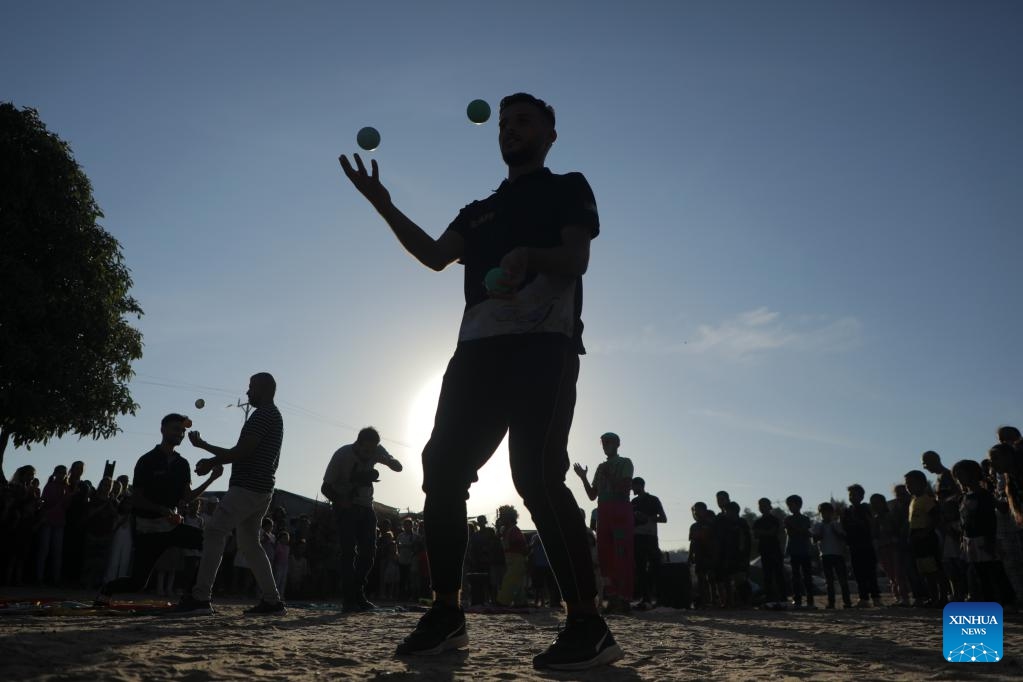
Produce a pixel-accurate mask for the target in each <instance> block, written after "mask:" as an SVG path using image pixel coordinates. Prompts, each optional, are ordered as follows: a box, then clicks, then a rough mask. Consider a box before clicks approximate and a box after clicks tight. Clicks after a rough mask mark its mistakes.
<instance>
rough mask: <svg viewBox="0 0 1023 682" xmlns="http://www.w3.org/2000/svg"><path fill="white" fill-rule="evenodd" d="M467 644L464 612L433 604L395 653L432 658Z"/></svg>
mask: <svg viewBox="0 0 1023 682" xmlns="http://www.w3.org/2000/svg"><path fill="white" fill-rule="evenodd" d="M468 644H469V635H467V634H465V612H464V611H462V609H460V608H456V607H452V606H444V605H438V604H435V605H434V606H433V607H432V608H431V609H430V610H429V611H427V612H426V613H424V614H423V617H422V618H420V619H419V624H418V625H416V629H415V630H413V631H412V633H411V634H409V635H408V637H406V638H405V639H404V640H403V641H402V643H401V644H399V645H398V649H397V650H396V652H395V653H397V654H398V655H399V656H433V655H435V654H439V653H442V652H444V651H447V650H449V649H461V648H462V647H464V646H466V645H468Z"/></svg>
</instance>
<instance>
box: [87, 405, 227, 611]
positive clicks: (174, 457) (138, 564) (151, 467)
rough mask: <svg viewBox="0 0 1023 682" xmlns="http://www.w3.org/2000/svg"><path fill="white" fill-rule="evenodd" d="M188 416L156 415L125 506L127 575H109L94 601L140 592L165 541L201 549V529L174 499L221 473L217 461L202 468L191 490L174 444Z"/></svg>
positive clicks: (187, 498) (184, 498)
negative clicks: (154, 438)
mask: <svg viewBox="0 0 1023 682" xmlns="http://www.w3.org/2000/svg"><path fill="white" fill-rule="evenodd" d="M191 425H192V421H191V420H190V419H189V418H188V417H186V416H185V415H183V414H168V415H167V416H166V417H164V418H163V419H162V420H160V435H161V437H162V439H161V441H160V444H159V445H157V446H156V447H155V448H153V449H152V450H150V451H149V452H147V453H146V454H144V455H142V456H141V457H139V461H138V462H137V463H136V464H135V476H134V479H133V480H132V486H133V492H132V496H131V512H132V515H133V516H134V517H135V518H134V522H133V523H132V527H133V529H134V533H133V538H132V546H133V547H134V556H133V559H132V563H131V575H130V576H128V577H125V578H117V579H115V580H112V581H110V582H108V583H106V584H105V585H103V587H101V588H100V591H99V595H98V596H97V597H96V602H95V604H96V606H107V605H109V604H110V600H111V598H112V597H113V595H115V594H119V593H124V592H141V591H142V590H143V589H145V587H146V584H147V583H148V582H149V577H150V575H151V574H152V572H153V567H154V566H155V565H156V562H157V560H158V559H159V558H160V555H161V554H163V552H164V550H166V549H168V548H170V547H180V548H182V549H202V542H203V534H202V531H201V530H199V529H198V528H193V527H192V526H188V525H185V524H182V523H181V515H180V514H179V513H178V508H177V507H178V504H179V503H180V502H191V501H192V500H194V499H196V498H197V497H199V496H200V495H202V494H203V493H204V492H206V489H207V488H209V487H210V483H213V481H215V480H216V479H218V478H220V475H221V474H223V473H224V469H223V467H221V466H215V467H210V468H209V469H207V470H206V471H204V475H205V474H206V473H208V474H210V477H209V478H208V479H207V480H206V482H205V483H203V484H202V485H201V486H199V487H198V488H196V489H195V490H192V474H191V472H190V471H189V466H188V462H187V461H186V460H185V458H184V457H182V456H181V455H180V454H178V452H177V450H175V449H174V448H176V447H177V446H179V445H181V441H183V440H184V439H185V429H187V428H188V427H189V426H191Z"/></svg>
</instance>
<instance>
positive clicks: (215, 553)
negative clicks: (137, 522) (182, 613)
mask: <svg viewBox="0 0 1023 682" xmlns="http://www.w3.org/2000/svg"><path fill="white" fill-rule="evenodd" d="M272 497H273V493H257V492H253V491H251V490H246V489H245V488H239V487H231V488H228V489H227V494H225V495H224V497H223V499H221V500H220V504H219V505H217V510H216V511H215V512H213V517H212V518H211V519H210V521H209V523H207V524H206V528H205V529H204V530H203V540H202V559H200V560H199V573H198V575H196V578H195V587H194V588H193V589H192V596H193V597H194V598H195V599H198V600H199V601H209V599H210V595H211V593H212V592H213V581H214V580H215V579H216V577H217V570H218V569H219V568H220V562H221V560H223V558H224V547H225V546H226V545H227V538H228V536H229V535H230V534H231V531H232V530H235V529H237V531H238V533H237V539H238V554H240V555H241V556H243V557H245V563H246V564H248V566H249V568H250V569H252V575H253V576H254V577H255V578H256V584H257V585H258V586H259V592H260V597H261V598H262V599H264V600H265V601H268V602H277V601H280V598H281V597H280V593H279V592H278V591H277V586H276V585H275V584H274V576H273V571H272V570H271V569H270V562H269V561H268V560H267V558H266V554H265V553H264V552H263V548H262V547H261V546H260V544H259V531H260V528H261V527H262V524H263V517H264V516H266V511H267V509H269V508H270V500H271V498H272Z"/></svg>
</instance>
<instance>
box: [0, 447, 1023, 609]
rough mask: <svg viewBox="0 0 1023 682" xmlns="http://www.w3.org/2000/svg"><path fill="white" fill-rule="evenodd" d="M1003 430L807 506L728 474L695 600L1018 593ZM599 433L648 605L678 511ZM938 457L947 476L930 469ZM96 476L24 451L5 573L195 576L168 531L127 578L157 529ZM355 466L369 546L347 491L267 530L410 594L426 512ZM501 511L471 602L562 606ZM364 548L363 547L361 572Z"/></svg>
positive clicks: (618, 568)
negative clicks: (880, 485) (391, 505)
mask: <svg viewBox="0 0 1023 682" xmlns="http://www.w3.org/2000/svg"><path fill="white" fill-rule="evenodd" d="M360 435H361V436H363V434H360ZM998 436H999V443H998V444H997V445H995V446H994V447H992V448H991V450H990V452H989V454H988V458H986V459H984V460H983V461H974V460H962V461H960V462H957V463H956V464H955V465H954V466H953V467H952V468H951V469H949V468H947V467H946V466H945V465H944V464H943V463H942V461H941V457H940V456H939V455H938V454H937V453H936V452H933V451H928V452H925V453H924V454H923V456H922V460H921V466H922V470H919V469H914V470H912V471H909V472H907V473H906V474H905V476H904V482H903V483H901V484H899V485H896V486H894V488H893V490H892V498H891V499H887V497H886V496H885V495H884V494H881V493H874V494H871V495H869V497H868V496H867V493H866V491H865V490H864V489H863V487H862V486H860V485H859V484H855V483H854V484H852V485H849V486H848V499H847V500H841V501H840V500H828V501H824V502H821V503H819V504H818V505H816V512H814V511H806V510H804V501H803V499H802V498H801V497H800V496H799V495H790V496H789V497H788V498H786V500H785V505H786V507H787V509H786V510H782V509H780V508H778V507H777V506H775V505H774V503H772V501H771V500H770V499H768V498H761V499H760V500H759V501H758V510H759V514H755V513H753V512H751V511H750V510H749V509H747V510H746V511H745V512H744V513H743V512H742V510H741V507H740V505H739V504H738V503H737V502H735V501H733V500H732V499H731V496H730V495H729V493H728V492H726V491H719V492H718V493H717V494H716V496H715V502H716V508H717V512H714V511H712V510H711V509H710V508H709V507H708V505H707V504H706V503H704V502H697V503H695V504H694V505H692V515H693V523H692V525H691V527H690V531H689V541H690V542H689V554H688V563H689V568H690V571H691V580H692V587H693V589H692V597H691V600H687V603H686V605H691V606H693V607H695V608H735V607H753V606H761V607H763V608H786V607H789V606H793V607H795V608H815V607H816V605H817V603H819V602H817V601H815V597H819V596H823V597H824V599H825V601H824V604H823V605H824V606H825V607H826V608H835V607H837V606H838V605H839V604H838V598H839V597H840V598H841V605H843V606H845V607H846V608H850V607H854V606H855V607H879V606H882V605H885V606H911V605H912V606H941V605H944V604H945V603H948V602H949V601H965V600H982V601H995V602H998V603H1001V604H1002V605H1003V606H1004V607H1009V608H1011V607H1013V606H1014V605H1015V601H1016V595H1023V495H1021V492H1020V491H1021V486H1020V483H1021V480H1023V475H1021V474H1023V472H1021V459H1023V442H1021V440H1020V437H1019V433H1018V431H1017V430H1016V429H1015V428H1014V427H1003V428H1001V429H999V431H998ZM363 437H364V438H366V439H368V441H367V442H368V443H369V445H368V446H367V449H368V450H370V451H374V452H376V451H377V450H379V451H383V454H378V455H374V456H373V457H372V458H369V459H367V461H368V462H370V463H371V464H374V463H380V462H385V463H386V462H388V461H391V460H393V458H390V456H389V455H387V454H386V451H384V450H383V448H382V446H380V445H379V435H378V434H377V433H376V432H375V430H373V429H368V430H366V432H365V435H364V436H363ZM602 442H603V443H604V444H605V455H606V456H607V460H606V461H605V462H603V463H602V464H601V465H600V466H599V467H598V469H597V472H596V473H595V475H594V478H593V483H592V485H591V484H590V483H589V480H588V478H587V473H588V472H587V470H586V468H584V467H582V466H580V465H577V468H576V471H577V473H578V474H579V475H580V477H581V478H582V479H583V481H584V487H585V488H586V490H587V494H588V495H590V496H591V497H593V498H594V499H597V500H598V506H597V507H596V509H595V510H594V512H595V513H594V514H593V515H592V516H591V523H590V543H591V547H592V550H593V558H594V565H595V566H596V567H597V576H596V579H597V582H598V585H599V586H600V588H601V598H602V601H603V603H605V605H606V606H605V611H607V612H627V611H629V610H630V609H631V608H641V609H643V608H649V607H651V606H652V605H653V604H654V603H655V602H656V601H657V600H658V594H657V593H658V589H657V582H658V576H659V570H658V569H659V566H660V564H661V562H662V561H663V557H664V554H663V553H662V552H661V550H660V548H659V546H658V543H657V530H656V526H657V524H658V523H663V522H665V521H667V517H666V516H665V514H664V510H663V506H662V505H661V502H660V500H659V499H658V498H656V497H655V496H653V495H650V494H649V493H647V492H646V489H645V488H646V484H645V481H644V480H643V479H642V478H639V477H633V476H632V474H633V465H632V462H631V460H629V459H627V458H625V457H622V456H621V455H619V454H618V452H617V450H618V447H619V446H620V443H621V439H620V438H619V437H618V436H617V435H616V434H605V435H604V436H603V437H602ZM358 443H359V440H358V439H357V441H356V444H353V445H356V447H358ZM346 447H351V446H346ZM399 466H400V465H399ZM336 468H337V467H334V468H333V469H328V472H327V473H326V474H325V480H334V481H338V477H339V474H338V472H337V471H335V469H336ZM369 470H372V466H370V467H369ZM925 472H926V473H925ZM927 473H930V474H932V475H933V476H934V477H935V478H934V480H933V483H932V481H930V480H929V479H928V476H927ZM84 475H85V465H84V463H83V462H80V461H79V462H74V463H72V464H71V466H70V467H65V466H58V467H56V468H55V469H54V471H53V472H52V474H51V475H50V476H49V477H48V478H47V480H46V483H45V484H44V485H43V484H41V482H40V481H39V479H38V478H37V476H36V471H35V468H34V467H33V466H32V465H24V466H22V467H20V468H18V469H17V470H16V471H15V473H14V475H13V476H12V477H11V479H10V481H9V482H8V483H7V485H6V486H3V488H2V489H0V531H2V532H3V533H4V537H6V538H8V542H7V543H4V545H3V546H4V553H3V556H2V558H0V584H3V585H9V586H17V585H26V584H29V585H30V584H35V585H41V586H63V587H68V588H87V589H99V588H100V587H101V586H103V585H110V584H115V585H116V581H118V580H119V579H120V580H121V581H122V583H123V584H122V585H120V586H119V587H117V588H116V589H113V591H114V592H119V591H132V590H135V591H142V590H145V591H147V592H150V593H152V594H153V595H154V596H157V597H167V598H170V597H172V596H175V595H180V594H182V593H183V592H185V591H186V590H187V589H189V588H190V587H191V585H192V582H193V580H194V575H195V573H196V571H197V569H198V565H199V557H200V556H201V552H200V550H199V547H201V542H200V543H199V544H198V545H196V546H194V547H191V548H185V547H180V546H169V547H167V548H166V549H164V550H161V552H160V554H159V555H157V556H148V557H147V558H145V559H142V561H144V562H146V563H147V565H151V569H150V570H149V571H146V572H144V577H145V579H146V580H145V581H144V582H141V583H137V582H132V581H131V576H132V563H133V556H134V557H135V559H134V560H135V561H138V560H139V559H138V558H137V557H138V556H139V547H138V546H133V545H134V544H135V543H138V541H139V539H140V538H141V539H142V542H143V543H144V542H145V537H146V536H145V534H141V535H140V534H139V533H138V528H137V527H136V525H137V524H139V523H144V522H145V521H144V518H145V517H144V516H140V515H139V510H138V509H134V508H133V504H132V500H133V485H132V483H131V481H130V480H129V477H128V476H126V475H124V476H120V477H118V478H116V479H113V478H110V477H104V478H102V479H101V480H100V481H99V484H98V485H95V486H94V485H93V484H92V483H91V482H90V481H89V480H88V479H86V478H84ZM219 475H220V472H219V471H217V472H215V473H213V474H212V475H211V476H210V478H209V479H208V480H207V482H206V483H204V484H203V486H200V488H199V489H198V490H197V491H195V494H194V495H191V496H190V499H183V500H181V501H180V504H179V506H178V507H177V510H180V516H181V520H180V524H181V526H183V527H186V528H192V529H195V531H197V532H198V533H199V534H200V536H201V533H202V530H203V529H204V527H205V526H206V524H207V523H208V522H209V520H210V518H212V516H213V514H214V512H215V510H216V507H217V504H218V497H217V496H216V495H212V494H208V493H206V494H204V493H205V491H206V488H207V487H208V486H209V484H210V483H212V482H213V481H214V480H216V479H217V478H218V477H219ZM356 478H357V479H358V477H356ZM373 478H374V479H375V477H373ZM358 481H359V487H361V488H362V489H363V493H362V495H363V501H364V502H365V503H366V505H365V507H363V508H365V509H369V510H370V513H369V516H368V518H369V527H370V533H371V534H372V536H371V537H370V538H369V540H367V542H366V543H363V544H361V545H360V544H359V543H356V542H353V540H352V535H351V533H350V532H346V531H345V529H344V527H343V525H344V523H345V522H344V515H345V513H346V512H345V509H344V508H342V507H340V505H338V504H337V503H336V502H335V504H334V506H333V508H329V507H326V506H325V505H320V506H316V507H314V508H313V510H312V513H303V514H300V515H297V516H290V515H289V514H288V511H287V510H286V509H285V507H284V506H283V505H280V504H271V507H270V511H269V513H268V515H266V516H265V517H264V518H263V519H262V522H261V527H260V532H259V545H260V547H261V548H262V550H263V552H264V554H265V556H266V558H267V561H268V563H269V565H270V566H271V570H272V574H273V579H274V583H275V585H276V587H277V590H278V592H279V594H280V595H281V598H282V599H283V597H284V595H287V596H288V597H289V598H292V599H331V598H337V597H346V598H349V599H350V598H351V595H350V594H348V592H346V590H345V589H344V585H345V584H346V582H347V583H348V584H349V585H351V584H352V581H353V580H357V581H361V582H360V585H361V586H362V588H363V590H364V592H359V593H358V594H359V598H365V597H366V595H368V597H369V598H372V599H374V600H378V601H384V602H408V601H418V600H420V599H424V598H428V597H429V596H430V594H431V591H430V590H431V586H430V576H429V562H428V560H427V556H426V543H425V538H424V536H423V532H422V521H421V516H420V515H418V514H406V515H394V516H393V517H383V518H379V519H378V518H377V516H376V515H375V514H374V513H372V481H371V480H370V479H369V478H365V479H358ZM630 493H631V496H630ZM335 499H337V498H336V497H335ZM623 503H624V506H623ZM609 505H610V507H609ZM609 508H610V511H609ZM133 511H134V513H133ZM580 512H581V513H582V510H580ZM786 512H787V513H786ZM495 519H496V521H495V523H494V524H493V525H491V524H490V523H489V522H488V519H487V517H486V516H484V515H481V516H478V517H476V518H474V519H471V520H469V521H468V523H467V529H468V536H469V541H468V545H467V546H468V550H467V553H466V556H465V561H464V566H463V602H464V604H465V605H466V606H476V605H484V606H496V607H519V608H522V607H538V606H549V607H554V608H560V607H561V605H562V599H561V593H560V590H559V588H558V583H557V581H556V580H555V578H554V574H553V572H552V570H551V566H550V562H549V560H548V558H547V555H546V552H545V550H544V545H543V543H542V542H541V540H540V537H539V535H538V534H537V533H535V532H534V531H530V530H527V531H525V532H524V531H523V530H522V529H520V528H519V525H518V512H517V510H516V509H515V508H514V507H513V506H511V505H506V506H502V507H501V508H499V509H498V510H497V513H496V515H495ZM149 554H152V552H149ZM360 556H361V561H360V560H359V557H360ZM355 563H361V569H360V575H358V576H357V577H356V576H354V574H353V566H354V564H355ZM346 569H347V573H346ZM815 576H817V577H818V578H817V580H816V581H815V579H814V578H815ZM821 577H822V578H823V585H819V583H821ZM850 579H851V581H852V582H850ZM882 583H884V584H882ZM851 584H852V586H853V587H852V588H851V587H850V585H851ZM822 587H823V589H821V588H822ZM215 591H216V592H217V593H218V594H223V595H235V596H254V595H258V594H260V593H259V591H258V589H257V586H256V585H255V582H254V579H253V573H252V571H251V570H250V568H249V566H248V564H247V563H246V561H245V557H244V555H243V554H242V553H240V552H239V551H238V547H237V533H236V532H235V533H233V534H232V535H231V537H230V538H229V541H228V542H227V544H226V546H225V550H224V554H223V561H222V564H221V566H220V570H219V571H218V574H217V577H216V583H215ZM821 592H823V595H821V594H820V593H821ZM634 595H635V597H636V600H635V601H633V599H632V598H633V596H634ZM790 597H791V601H790ZM370 606H372V602H370Z"/></svg>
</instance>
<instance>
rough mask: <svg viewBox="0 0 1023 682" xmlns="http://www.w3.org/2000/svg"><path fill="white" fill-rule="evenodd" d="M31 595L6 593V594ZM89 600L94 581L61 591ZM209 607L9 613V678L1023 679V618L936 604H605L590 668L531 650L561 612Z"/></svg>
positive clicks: (3, 630) (548, 635) (3, 634)
mask: <svg viewBox="0 0 1023 682" xmlns="http://www.w3.org/2000/svg"><path fill="white" fill-rule="evenodd" d="M19 596H22V597H23V596H24V595H23V594H22V595H11V594H6V595H5V594H2V590H0V598H3V597H6V598H17V597H19ZM61 596H63V597H65V598H68V599H81V600H85V599H86V598H87V596H86V595H85V594H84V593H63V595H61ZM217 606H218V613H217V615H215V616H212V617H187V618H186V617H168V616H165V615H129V614H126V613H119V614H116V615H85V614H82V613H64V614H63V615H57V614H53V615H45V616H40V615H25V614H16V613H14V612H13V611H11V610H9V609H8V610H7V611H6V613H0V676H2V678H3V679H9V680H97V679H98V680H163V679H174V680H219V679H224V680H227V679H245V680H251V679H313V678H316V679H353V680H538V679H543V680H681V679H694V680H709V679H728V680H732V679H735V680H754V679H756V680H764V679H771V680H785V679H792V680H795V679H799V680H846V679H848V680H853V679H855V680H857V681H858V682H862V681H865V680H882V679H883V680H894V679H897V680H920V679H926V680H973V679H985V680H986V679H998V680H1001V679H1005V680H1008V679H1017V680H1018V679H1023V617H1021V616H1009V617H1008V620H1007V622H1006V623H1005V626H1004V629H1005V635H1004V649H1005V652H1006V654H1005V658H1004V659H1003V660H1002V661H1001V662H999V663H988V664H963V663H959V664H952V663H946V662H945V661H944V660H943V658H942V655H941V646H942V634H941V613H940V611H937V610H933V611H931V610H910V609H865V610H849V611H843V610H841V609H839V610H837V611H824V610H820V611H815V612H805V611H804V612H794V611H787V612H781V613H777V612H767V611H713V612H711V611H676V610H673V609H655V610H652V611H647V612H637V613H634V614H633V615H629V616H612V617H609V623H610V624H611V628H612V630H613V632H614V634H615V637H616V638H617V640H618V642H619V644H620V645H621V646H622V648H623V649H624V650H625V658H624V659H623V660H622V661H619V662H618V663H616V664H615V665H613V666H608V667H603V668H599V669H594V670H589V671H586V672H582V673H550V672H540V671H536V670H534V669H533V668H532V665H531V658H532V656H533V655H534V654H535V653H537V652H539V651H541V650H542V649H543V648H544V647H545V646H546V644H547V643H548V642H549V641H550V640H551V639H553V637H554V634H555V632H556V628H557V626H558V622H559V617H560V616H561V614H560V613H555V612H552V611H550V610H534V611H530V612H528V613H514V614H507V613H504V614H477V613H470V614H469V615H468V629H469V636H470V638H471V644H470V647H469V648H468V649H466V650H463V651H459V652H449V653H447V654H444V655H442V656H438V657H430V658H421V659H405V658H403V659H399V658H396V657H395V656H394V647H395V645H396V644H397V642H398V641H399V640H400V639H401V638H402V637H403V636H404V635H405V634H406V633H407V632H408V631H409V630H410V629H412V628H413V627H414V626H415V623H416V621H417V620H418V618H419V615H420V614H419V613H416V612H414V611H404V612H403V611H381V612H373V613H365V614H355V615H349V614H341V613H340V611H339V609H338V607H337V605H329V604H320V605H318V606H316V607H292V608H291V609H290V610H289V612H288V613H287V614H286V615H284V616H280V617H252V616H244V615H243V614H242V610H243V609H244V608H245V607H246V606H248V604H243V603H241V602H230V603H223V602H221V603H219V604H218V605H217Z"/></svg>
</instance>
